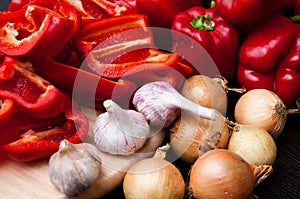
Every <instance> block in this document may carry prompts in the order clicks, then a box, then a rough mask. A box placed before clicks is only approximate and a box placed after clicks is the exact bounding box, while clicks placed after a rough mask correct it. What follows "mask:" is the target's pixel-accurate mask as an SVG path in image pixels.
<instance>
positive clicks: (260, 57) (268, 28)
mask: <svg viewBox="0 0 300 199" xmlns="http://www.w3.org/2000/svg"><path fill="white" fill-rule="evenodd" d="M299 55H300V25H298V24H295V23H293V22H292V21H290V20H289V19H287V18H285V17H283V16H282V15H281V14H277V15H275V16H273V17H270V18H268V19H266V20H264V21H261V22H260V23H258V24H256V25H253V26H252V27H251V28H250V29H249V30H247V33H246V35H245V38H244V41H243V42H242V44H241V48H240V54H239V65H238V80H239V82H240V84H241V86H243V87H245V88H246V89H248V90H250V89H254V88H265V89H268V90H271V91H274V92H275V93H276V94H277V95H278V96H279V97H280V98H281V99H282V100H283V102H284V103H285V105H286V106H288V105H290V104H292V103H293V102H294V101H295V100H296V98H297V97H298V96H299V95H300V83H299V82H300V56H299Z"/></svg>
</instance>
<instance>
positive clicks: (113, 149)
mask: <svg viewBox="0 0 300 199" xmlns="http://www.w3.org/2000/svg"><path fill="white" fill-rule="evenodd" d="M103 105H104V107H105V108H106V110H107V111H106V112H105V113H102V114H100V115H99V116H98V117H97V118H96V121H95V124H94V126H93V131H92V132H93V137H94V141H95V144H96V145H97V146H98V148H99V149H100V150H102V151H105V152H108V153H111V154H119V155H130V154H133V153H135V152H136V151H137V150H139V149H140V148H141V147H142V146H144V144H145V142H146V140H147V139H148V137H149V136H150V126H149V124H148V121H147V120H146V118H145V117H144V115H143V114H141V113H139V112H137V111H134V110H129V109H128V110H125V109H122V108H121V107H120V106H119V105H117V104H116V103H115V102H113V101H112V100H106V101H104V103H103Z"/></svg>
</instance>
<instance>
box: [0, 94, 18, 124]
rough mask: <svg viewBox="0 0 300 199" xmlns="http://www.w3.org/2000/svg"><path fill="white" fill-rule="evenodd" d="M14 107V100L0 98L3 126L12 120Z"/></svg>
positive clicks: (0, 116)
mask: <svg viewBox="0 0 300 199" xmlns="http://www.w3.org/2000/svg"><path fill="white" fill-rule="evenodd" d="M14 107H15V104H14V101H13V100H11V99H5V100H0V126H3V125H4V124H6V123H7V122H8V121H9V120H10V118H11V116H12V114H13V112H14ZM1 128H2V127H1Z"/></svg>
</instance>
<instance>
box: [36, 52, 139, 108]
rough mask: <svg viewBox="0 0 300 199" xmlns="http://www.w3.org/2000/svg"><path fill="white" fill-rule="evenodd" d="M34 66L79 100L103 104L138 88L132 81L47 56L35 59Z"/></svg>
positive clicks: (41, 73)
mask: <svg viewBox="0 0 300 199" xmlns="http://www.w3.org/2000/svg"><path fill="white" fill-rule="evenodd" d="M33 67H34V70H35V72H36V73H37V74H39V75H41V76H42V77H44V78H45V79H47V80H49V81H51V82H52V83H53V84H55V85H56V86H57V87H58V88H60V89H62V90H64V91H66V92H68V93H69V94H72V95H73V97H77V98H79V99H78V100H82V101H85V102H89V103H91V102H96V103H97V104H99V105H101V104H102V103H101V102H103V101H104V100H106V99H109V98H112V97H114V98H115V99H119V98H127V97H129V96H130V95H131V94H132V93H133V91H134V90H135V89H136V85H135V84H134V83H132V82H129V81H125V80H119V81H112V80H108V79H106V78H103V77H100V76H98V75H95V74H93V73H90V72H87V71H84V70H81V69H79V68H75V67H72V66H68V65H66V64H62V63H59V62H55V61H53V60H52V59H50V58H47V57H40V58H37V59H35V62H34V63H33ZM58 74H59V75H58Z"/></svg>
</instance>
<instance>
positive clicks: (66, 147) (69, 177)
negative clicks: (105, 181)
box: [49, 140, 102, 196]
mask: <svg viewBox="0 0 300 199" xmlns="http://www.w3.org/2000/svg"><path fill="white" fill-rule="evenodd" d="M101 166H102V161H101V156H100V153H99V150H98V149H97V147H95V146H94V145H92V144H89V143H81V144H71V143H69V142H68V141H66V140H63V141H62V142H61V145H60V149H59V151H58V152H56V153H54V154H53V155H52V156H51V158H50V160H49V178H50V181H51V183H52V184H53V185H55V186H56V187H57V188H58V189H59V190H60V191H61V192H63V193H64V194H66V195H68V196H75V195H78V194H79V193H80V192H82V191H84V190H85V189H88V188H89V187H91V186H92V185H93V184H94V183H95V182H96V180H97V179H98V176H99V173H100V171H101Z"/></svg>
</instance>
